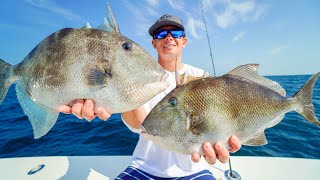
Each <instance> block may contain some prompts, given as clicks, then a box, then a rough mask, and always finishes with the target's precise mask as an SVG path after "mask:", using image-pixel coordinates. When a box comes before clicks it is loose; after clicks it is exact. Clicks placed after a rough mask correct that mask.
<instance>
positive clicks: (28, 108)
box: [16, 83, 59, 139]
mask: <svg viewBox="0 0 320 180" xmlns="http://www.w3.org/2000/svg"><path fill="white" fill-rule="evenodd" d="M16 92H17V97H18V100H19V103H20V105H21V107H22V109H23V112H24V113H25V114H26V115H27V116H28V118H29V121H30V122H31V125H32V128H33V134H34V138H35V139H38V138H40V137H42V136H44V135H46V134H47V133H48V132H49V130H50V129H51V128H52V127H53V125H54V124H55V123H56V121H57V118H58V116H59V112H57V111H54V110H51V109H47V108H45V107H43V106H41V105H38V104H37V103H36V102H34V101H33V100H32V99H31V98H30V97H29V95H28V93H27V92H26V90H25V88H24V87H23V85H21V84H20V83H17V84H16Z"/></svg>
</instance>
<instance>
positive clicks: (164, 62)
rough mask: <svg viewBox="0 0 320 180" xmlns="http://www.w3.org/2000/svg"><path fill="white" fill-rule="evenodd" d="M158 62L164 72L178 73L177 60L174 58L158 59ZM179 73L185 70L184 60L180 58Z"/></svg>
mask: <svg viewBox="0 0 320 180" xmlns="http://www.w3.org/2000/svg"><path fill="white" fill-rule="evenodd" d="M158 62H159V64H160V65H161V67H162V68H163V69H164V70H167V71H169V72H175V71H176V58H172V59H161V58H160V57H158ZM177 63H178V67H177V68H178V69H177V70H178V71H179V70H181V69H182V68H183V64H182V60H181V58H178V62H177Z"/></svg>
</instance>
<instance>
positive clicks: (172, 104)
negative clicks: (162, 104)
mask: <svg viewBox="0 0 320 180" xmlns="http://www.w3.org/2000/svg"><path fill="white" fill-rule="evenodd" d="M168 103H169V104H170V106H172V107H173V106H175V105H177V99H176V98H175V97H172V98H170V99H169V100H168Z"/></svg>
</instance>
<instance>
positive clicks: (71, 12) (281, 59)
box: [0, 0, 320, 75]
mask: <svg viewBox="0 0 320 180" xmlns="http://www.w3.org/2000/svg"><path fill="white" fill-rule="evenodd" d="M108 2H109V4H110V6H111V8H112V10H113V14H114V16H115V18H116V20H117V21H118V24H119V27H120V30H121V33H122V34H123V35H125V36H127V37H129V38H130V39H132V40H134V41H135V42H137V43H138V44H140V45H141V46H143V47H144V48H145V49H146V50H147V51H148V52H149V53H151V54H152V55H153V56H154V57H155V58H156V56H157V55H156V52H155V50H154V49H153V48H152V46H151V37H150V36H149V35H148V33H147V32H148V29H149V27H150V26H151V25H152V24H153V23H154V22H155V21H156V20H157V19H158V18H159V17H160V16H161V15H163V14H165V13H169V14H173V15H177V16H179V17H181V18H182V20H183V22H184V24H185V27H186V34H187V37H188V45H187V47H186V48H185V49H184V53H183V61H184V62H185V63H188V64H191V65H194V66H196V67H199V68H202V69H205V70H206V71H208V72H209V73H210V74H213V70H212V65H211V59H210V52H209V48H208V43H207V38H206V34H205V28H204V27H205V26H204V23H203V18H202V13H201V8H200V7H201V6H200V1H198V0H135V1H133V0H109V1H108ZM202 3H203V6H204V14H205V17H206V21H207V27H208V33H209V39H210V42H211V46H212V53H213V58H214V62H215V66H216V72H217V75H222V74H224V73H226V72H228V71H229V70H231V69H232V68H234V67H236V66H238V65H241V64H246V63H259V64H260V69H259V72H260V74H262V75H288V74H314V73H316V72H319V71H320V8H319V7H320V1H317V0H305V1H301V0H300V1H299V0H294V1H292V0H283V1H278V0H264V1H257V0H202ZM106 12H107V6H106V1H105V0H3V1H2V3H1V7H0V34H1V35H0V42H1V43H0V58H2V59H4V60H6V61H7V62H9V63H11V64H17V63H19V62H20V61H22V59H23V58H24V57H25V56H26V55H27V54H28V53H29V52H30V51H31V50H32V49H33V47H35V46H36V45H37V44H38V43H39V42H40V41H41V40H42V39H44V38H45V37H47V36H48V35H50V34H51V33H53V32H55V31H57V30H59V29H62V28H65V27H73V28H80V27H83V26H84V25H85V24H86V22H89V23H90V24H91V26H92V27H97V26H99V25H100V24H101V23H103V18H104V17H105V14H106Z"/></svg>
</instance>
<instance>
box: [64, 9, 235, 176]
mask: <svg viewBox="0 0 320 180" xmlns="http://www.w3.org/2000/svg"><path fill="white" fill-rule="evenodd" d="M149 34H150V35H151V36H152V37H153V39H152V45H153V46H154V48H155V49H156V50H157V52H158V62H159V64H160V65H161V66H162V68H163V69H165V70H166V71H167V72H168V74H169V78H168V79H167V80H168V82H169V83H170V86H169V87H168V88H167V89H166V90H165V91H164V92H161V93H159V94H158V95H157V96H155V97H154V98H153V99H151V100H150V101H149V102H148V103H146V104H145V105H144V106H142V107H140V108H138V109H135V110H132V111H129V112H125V113H123V114H122V119H123V122H124V123H125V124H126V125H127V126H128V128H130V129H131V130H132V131H133V132H138V129H139V127H140V125H141V124H142V122H143V120H144V119H145V117H146V116H147V114H148V113H149V112H150V111H151V109H152V108H153V107H154V106H155V105H156V104H157V103H158V102H159V101H160V100H161V99H162V98H163V97H164V96H165V95H166V94H168V93H169V92H170V91H171V90H172V89H174V88H175V86H176V82H175V70H176V69H175V67H176V60H177V70H178V71H179V74H184V73H185V74H188V75H191V76H196V77H200V76H203V75H204V73H205V72H204V71H203V70H201V69H198V68H195V67H192V66H190V65H187V64H183V63H182V49H183V48H184V47H185V46H186V45H187V38H186V36H185V32H184V26H183V23H182V21H181V19H180V18H178V17H176V16H172V15H168V14H166V15H163V16H161V17H160V19H158V20H157V21H156V22H155V23H154V24H153V25H152V26H151V27H150V29H149ZM93 109H94V103H93V102H92V100H77V101H76V102H75V103H74V105H73V106H72V108H70V107H68V106H61V107H60V111H62V112H65V113H71V112H72V113H73V114H74V115H76V116H77V117H79V118H82V117H85V119H87V120H92V119H93V118H94V117H95V116H96V115H98V117H99V118H100V119H108V118H109V117H110V114H109V113H108V112H106V111H105V110H104V109H103V108H101V107H98V108H97V114H95V113H94V112H93ZM229 142H230V146H231V147H232V148H231V150H230V152H235V151H237V150H238V149H239V148H240V146H241V144H240V142H239V140H238V138H237V137H231V138H230V140H229ZM202 148H203V152H204V155H203V157H204V158H201V157H200V155H199V154H198V153H194V154H192V155H191V158H190V155H189V156H188V155H181V154H177V153H173V152H169V151H167V150H165V149H163V148H161V147H160V146H158V145H157V144H154V143H153V142H151V141H149V140H147V139H145V138H144V137H142V136H140V138H139V142H138V144H137V146H136V148H135V151H134V153H133V155H132V162H131V164H130V166H129V167H128V168H127V169H126V170H125V171H124V172H123V173H121V174H120V175H119V176H118V179H132V178H133V179H150V178H153V179H160V178H176V177H180V178H185V179H191V178H195V177H197V179H214V176H213V175H212V174H211V173H210V172H209V171H208V170H206V169H205V167H206V164H203V163H206V162H205V161H207V163H209V164H214V163H215V162H216V160H217V159H218V160H219V161H221V162H227V160H228V158H229V152H228V151H227V150H226V148H225V147H224V146H223V145H222V144H221V143H216V144H214V145H211V144H210V143H204V144H203V147H202ZM204 160H205V161H204Z"/></svg>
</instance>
